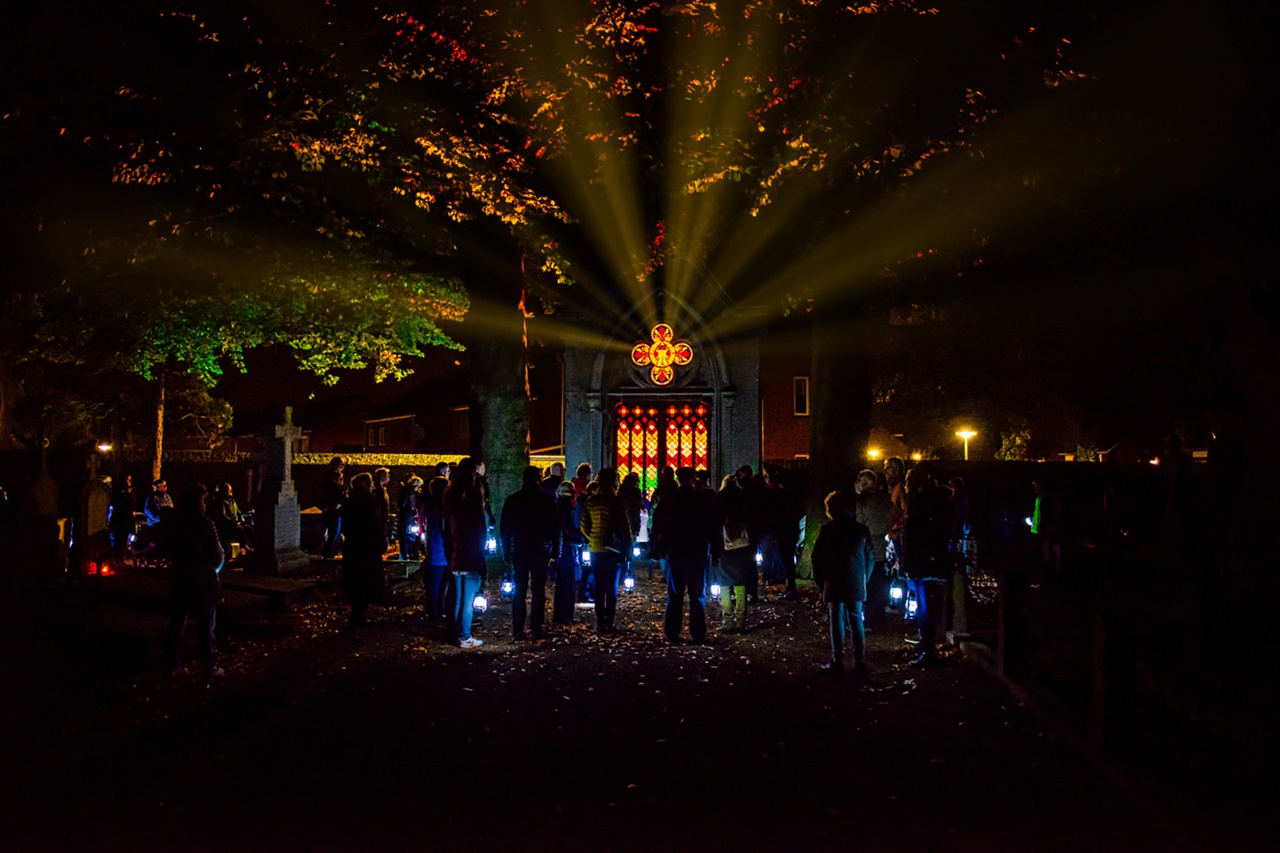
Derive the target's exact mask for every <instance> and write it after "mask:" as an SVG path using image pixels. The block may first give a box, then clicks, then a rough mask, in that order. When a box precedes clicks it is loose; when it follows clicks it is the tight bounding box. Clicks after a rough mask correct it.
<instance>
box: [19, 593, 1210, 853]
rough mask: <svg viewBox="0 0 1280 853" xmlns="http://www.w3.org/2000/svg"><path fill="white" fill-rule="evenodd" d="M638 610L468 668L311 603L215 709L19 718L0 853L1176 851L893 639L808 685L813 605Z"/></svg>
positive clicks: (412, 633)
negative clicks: (857, 668) (856, 671)
mask: <svg viewBox="0 0 1280 853" xmlns="http://www.w3.org/2000/svg"><path fill="white" fill-rule="evenodd" d="M661 608H662V588H661V586H660V585H659V584H658V583H657V582H649V581H647V580H642V581H641V583H640V589H639V591H638V592H637V593H635V594H632V595H624V596H622V600H621V605H620V615H619V624H620V626H621V627H622V628H623V629H624V631H623V633H622V635H621V636H620V637H618V638H610V639H598V638H596V637H595V636H594V635H593V634H592V632H591V631H590V630H588V628H587V625H577V626H575V627H574V628H573V629H569V630H560V631H559V632H557V633H555V634H554V636H553V637H552V638H551V639H550V640H549V641H547V642H543V643H537V644H534V643H529V642H522V643H514V642H512V641H510V640H508V639H504V637H505V636H506V634H507V631H508V629H509V624H510V623H509V619H508V618H507V615H506V614H507V610H506V606H505V605H499V606H497V607H495V608H494V609H493V610H491V611H490V613H489V614H487V615H486V616H485V618H484V621H483V622H482V623H481V624H480V625H479V626H478V630H477V632H476V635H477V636H479V637H481V638H483V639H485V640H486V645H485V646H484V647H483V648H481V649H478V650H475V651H470V652H463V651H461V650H459V649H456V648H453V647H450V646H447V645H444V644H442V643H439V642H435V641H434V640H432V639H431V638H430V637H429V636H427V630H426V629H427V627H428V626H427V625H426V622H425V620H424V619H423V617H422V616H421V615H420V614H419V613H418V594H417V590H416V588H413V587H406V588H404V589H401V590H398V591H397V592H396V594H395V595H394V597H393V600H392V603H391V605H390V606H388V607H386V608H383V609H382V610H381V611H379V612H378V613H376V614H375V621H374V624H373V625H372V626H371V627H369V628H367V629H364V630H360V631H355V632H352V631H349V630H347V629H346V628H345V627H344V612H343V609H342V607H341V604H340V602H338V601H337V600H335V599H334V598H332V597H325V598H323V599H322V600H320V601H318V602H316V603H314V604H311V605H308V606H307V607H305V608H303V609H301V610H299V611H298V612H296V613H293V614H288V615H286V616H282V617H277V618H276V619H274V620H270V621H267V622H264V623H263V624H261V625H258V626H252V627H251V628H248V629H242V630H241V631H239V632H237V633H236V634H233V635H231V636H229V637H228V638H227V639H226V640H225V641H224V644H223V645H224V647H225V650H226V652H227V654H226V655H225V659H224V665H225V666H226V668H227V670H228V677H227V678H226V679H225V680H224V681H223V682H222V683H220V684H218V685H216V686H213V687H206V686H205V685H204V684H203V683H201V682H200V681H199V679H198V678H197V677H196V676H195V675H194V674H193V675H191V676H188V677H187V678H184V679H182V680H179V681H177V682H171V681H167V680H164V679H162V678H160V676H158V675H155V674H151V673H147V674H144V675H141V676H136V677H134V678H132V679H128V680H127V681H126V682H123V683H121V684H119V685H116V686H115V687H112V688H103V687H101V686H99V687H98V688H96V689H95V690H94V691H93V692H92V696H91V697H89V698H85V699H84V700H83V703H82V704H81V705H80V706H76V705H75V701H76V700H74V698H73V696H67V695H65V694H64V695H63V700H64V701H62V703H61V704H60V705H59V706H58V707H57V708H46V709H44V710H45V711H46V712H47V713H44V714H43V715H42V719H43V720H44V721H45V722H46V723H47V724H48V725H47V726H45V727H41V728H39V729H36V728H32V729H31V731H29V732H27V733H25V734H24V737H23V738H21V739H20V740H21V742H20V743H18V745H16V746H14V745H12V744H11V747H10V748H9V750H8V757H9V758H10V759H11V762H12V763H11V766H12V767H13V768H14V769H13V771H11V772H9V773H7V774H6V777H7V778H6V783H5V790H6V793H5V794H4V797H3V800H4V804H5V805H4V806H3V808H4V809H5V811H3V812H0V818H2V819H3V823H4V825H7V829H6V833H5V837H7V838H10V839H12V840H13V841H14V842H15V843H16V846H9V845H8V844H6V845H3V846H5V847H6V848H7V849H96V850H101V849H115V848H117V847H119V848H120V849H131V850H137V849H183V850H198V849H214V848H218V849H224V850H225V849H228V845H234V847H233V848H231V849H240V850H259V849H263V850H265V849H273V850H295V849H307V850H320V849H323V850H345V849H353V848H355V847H358V846H361V845H365V844H367V845H368V846H369V847H370V848H371V849H431V850H441V849H443V850H453V849H476V848H477V847H478V846H479V845H492V844H500V845H504V846H505V847H507V848H509V849H520V850H525V849H547V850H551V849H564V848H565V847H567V846H572V847H575V848H578V849H586V850H606V849H616V850H699V851H705V850H779V849H795V850H825V849H835V848H849V847H853V846H862V847H863V848H864V849H876V850H883V849H907V848H919V847H921V846H922V845H923V846H924V847H925V848H932V847H945V848H947V849H950V850H996V849H999V850H1031V849H1035V850H1056V849H1062V850H1066V849H1079V848H1080V846H1081V845H1087V847H1086V849H1123V850H1141V849H1152V850H1157V849H1159V850H1168V849H1177V848H1178V847H1179V846H1180V845H1181V844H1184V843H1186V842H1185V841H1182V842H1180V841H1179V837H1178V833H1177V831H1176V830H1175V829H1173V828H1172V827H1171V826H1168V825H1161V824H1160V822H1159V821H1158V819H1154V818H1153V817H1152V816H1151V815H1150V814H1148V813H1147V812H1145V811H1144V810H1143V809H1142V808H1140V807H1138V806H1136V805H1135V804H1133V803H1132V802H1131V800H1130V799H1129V798H1128V797H1126V796H1125V795H1124V794H1123V793H1121V792H1118V791H1116V790H1113V789H1111V788H1110V787H1109V786H1108V784H1107V782H1106V780H1105V779H1104V778H1103V776H1102V775H1101V774H1100V773H1098V772H1097V771H1096V770H1094V769H1093V768H1092V767H1090V766H1089V765H1087V764H1086V763H1085V762H1083V761H1081V760H1080V759H1079V758H1078V757H1077V756H1076V755H1075V754H1074V753H1073V752H1072V751H1071V750H1069V749H1068V748H1067V747H1066V746H1065V745H1063V744H1062V743H1060V742H1058V741H1057V740H1055V739H1054V738H1053V737H1051V736H1049V735H1048V734H1046V733H1045V732H1044V730H1043V729H1042V727H1041V726H1040V725H1039V723H1038V722H1037V720H1036V719H1035V718H1034V717H1033V716H1032V715H1031V714H1030V713H1029V712H1027V711H1026V710H1025V709H1023V708H1021V707H1019V706H1018V705H1017V704H1016V703H1014V702H1013V701H1012V700H1011V699H1010V698H1009V695H1008V693H1007V692H1006V691H1005V690H1004V688H1003V687H1002V686H1001V685H1000V684H999V683H998V682H996V681H995V680H994V679H993V678H991V677H990V676H989V675H987V674H985V673H983V672H981V671H980V670H978V669H977V668H976V667H974V666H972V665H968V664H965V663H963V662H961V661H959V660H951V661H949V662H948V664H947V665H946V666H944V667H943V668H941V669H938V670H931V671H926V672H917V671H915V670H911V669H909V668H907V667H906V666H905V662H906V660H907V658H908V656H909V648H910V647H908V646H906V645H904V644H903V643H902V641H901V637H902V632H901V630H892V631H889V632H886V634H884V635H881V636H874V637H872V638H871V647H870V654H869V659H870V662H871V668H872V673H871V675H870V676H869V677H868V678H866V679H865V680H861V681H859V680H855V679H833V678H831V677H829V676H826V675H823V674H821V673H820V672H819V670H818V664H820V663H821V662H822V661H823V660H824V659H825V655H826V651H825V643H826V638H825V628H824V626H823V624H821V623H820V622H819V620H818V616H819V609H818V607H817V606H816V603H815V602H814V601H812V600H806V601H803V602H801V603H791V602H782V601H779V600H778V599H777V598H776V594H769V595H767V596H766V597H765V603H764V604H763V605H762V606H761V607H759V608H758V609H757V610H756V611H755V613H754V615H753V617H752V623H753V626H754V628H753V630H752V632H751V633H750V634H747V635H745V636H737V637H717V638H715V639H713V640H712V642H711V643H709V644H707V645H701V646H696V645H683V644H682V645H675V646H672V645H668V644H667V643H666V642H665V641H664V640H663V638H662V635H661V631H660V627H659V622H660V612H661ZM711 610H712V615H713V625H714V624H715V623H716V621H718V620H716V619H715V618H714V616H715V608H714V607H712V608H711ZM578 614H579V617H580V618H581V619H583V620H584V621H585V622H586V623H588V624H590V623H591V622H592V617H591V614H590V611H589V610H585V609H583V610H579V611H578ZM33 698H34V697H33ZM10 733H11V734H13V732H12V731H11V732H10ZM1186 846H1194V845H1190V844H1189V843H1186Z"/></svg>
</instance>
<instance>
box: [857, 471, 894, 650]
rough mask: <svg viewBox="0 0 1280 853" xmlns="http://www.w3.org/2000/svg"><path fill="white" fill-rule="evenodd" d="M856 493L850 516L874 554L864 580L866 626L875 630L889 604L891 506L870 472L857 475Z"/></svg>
mask: <svg viewBox="0 0 1280 853" xmlns="http://www.w3.org/2000/svg"><path fill="white" fill-rule="evenodd" d="M854 491H855V492H856V493H857V496H858V497H857V512H856V513H855V514H854V517H855V518H857V520H858V523H859V524H862V525H865V526H866V528H867V530H869V531H870V533H871V549H872V550H873V551H874V552H875V555H876V563H875V568H873V569H872V571H871V577H870V578H868V579H867V603H866V614H865V615H866V626H867V627H868V628H870V629H871V630H873V631H875V630H877V629H879V628H881V627H882V626H883V625H884V623H885V617H884V609H885V608H886V607H887V606H888V605H889V570H888V553H887V547H886V546H887V543H886V541H885V537H886V536H887V535H888V533H889V526H890V524H891V523H892V515H893V505H892V504H891V503H890V502H889V496H888V495H887V494H885V492H884V490H883V489H881V488H880V479H879V478H878V477H876V474H875V472H874V471H872V470H870V469H863V470H862V471H859V472H858V478H857V480H856V482H855V485H854Z"/></svg>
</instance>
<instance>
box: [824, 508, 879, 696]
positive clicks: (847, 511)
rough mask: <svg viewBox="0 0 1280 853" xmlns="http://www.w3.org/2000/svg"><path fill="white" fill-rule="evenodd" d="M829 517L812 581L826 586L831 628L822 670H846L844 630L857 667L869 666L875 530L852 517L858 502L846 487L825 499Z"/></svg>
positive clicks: (862, 669) (861, 670)
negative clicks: (866, 617) (866, 619)
mask: <svg viewBox="0 0 1280 853" xmlns="http://www.w3.org/2000/svg"><path fill="white" fill-rule="evenodd" d="M825 505H826V509H827V518H829V519H831V520H830V521H829V522H827V523H826V524H824V525H822V529H821V530H819V531H818V539H817V541H816V542H815V543H814V545H813V580H814V583H816V584H817V585H818V588H819V589H821V590H822V600H823V601H824V602H826V605H827V616H828V619H829V624H828V628H829V630H830V633H831V659H830V660H829V661H828V662H827V663H826V664H824V665H823V667H822V668H823V669H824V670H826V671H827V672H829V673H831V674H832V675H843V674H844V649H845V640H844V638H845V634H846V633H847V634H848V635H849V646H850V647H852V650H853V671H854V672H855V673H858V674H861V673H865V672H866V671H867V663H866V646H867V643H866V635H865V633H864V632H863V627H862V607H863V602H864V601H866V598H867V578H869V577H870V576H871V571H872V569H873V568H874V567H875V552H874V551H873V550H872V547H871V532H870V531H869V530H867V527H866V525H864V524H860V523H859V522H858V521H857V519H855V518H854V513H855V512H856V510H857V505H856V502H855V500H854V496H853V495H851V494H849V493H847V492H832V493H831V494H829V495H827V499H826V502H825Z"/></svg>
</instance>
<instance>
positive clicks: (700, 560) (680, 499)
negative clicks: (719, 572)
mask: <svg viewBox="0 0 1280 853" xmlns="http://www.w3.org/2000/svg"><path fill="white" fill-rule="evenodd" d="M676 482H677V484H678V485H677V488H676V489H675V490H674V491H670V490H668V491H667V493H666V494H665V495H663V497H662V499H661V500H660V501H659V502H658V505H657V506H656V507H655V508H654V510H653V543H652V545H653V550H654V552H655V554H657V555H658V556H660V557H661V558H662V559H664V560H665V561H666V564H667V573H666V574H667V610H666V615H665V617H664V619H663V623H662V633H663V634H664V635H665V636H666V638H667V642H670V643H675V642H678V641H679V639H680V628H681V623H682V622H683V621H684V597H685V594H686V593H687V594H688V596H689V636H690V637H691V638H692V639H693V641H694V642H695V643H702V642H706V639H707V609H706V604H707V602H706V587H707V560H708V558H709V557H710V558H712V559H714V560H716V561H719V559H720V551H721V550H722V549H723V540H722V539H721V535H720V525H719V520H718V519H717V518H716V517H715V515H714V514H713V513H712V505H711V503H710V502H709V501H707V499H706V498H705V497H704V496H703V495H702V494H701V493H699V492H698V491H697V489H695V488H694V470H693V468H690V467H687V466H686V467H682V468H680V469H679V470H678V471H676Z"/></svg>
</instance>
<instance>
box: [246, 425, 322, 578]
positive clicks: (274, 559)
mask: <svg viewBox="0 0 1280 853" xmlns="http://www.w3.org/2000/svg"><path fill="white" fill-rule="evenodd" d="M301 434H302V430H300V429H298V428H297V427H295V426H294V425H293V407H292V406H285V407H284V423H283V424H277V425H276V426H274V427H271V428H269V429H267V430H264V431H263V433H261V438H262V441H263V445H264V451H263V456H264V465H263V472H262V483H261V485H260V486H259V488H258V495H257V498H256V499H255V500H254V502H253V545H254V551H253V559H252V560H250V561H249V567H250V568H251V569H253V570H254V571H256V572H261V573H263V574H268V575H278V576H281V577H295V576H297V575H301V574H304V573H305V572H306V571H307V570H308V569H309V568H310V567H311V558H310V557H308V556H307V554H306V553H305V552H304V551H303V550H302V548H301V543H302V537H301V532H302V516H301V510H300V508H299V506H298V493H297V491H295V490H294V488H293V443H294V441H295V440H296V439H297V438H298V436H299V435H301Z"/></svg>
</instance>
